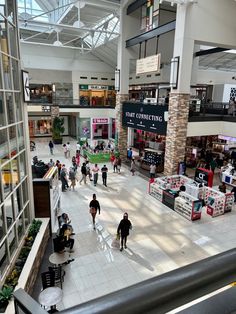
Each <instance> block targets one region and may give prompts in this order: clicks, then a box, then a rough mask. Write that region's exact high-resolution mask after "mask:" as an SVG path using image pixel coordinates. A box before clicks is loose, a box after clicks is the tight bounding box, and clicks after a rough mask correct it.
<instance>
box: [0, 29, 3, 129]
mask: <svg viewBox="0 0 236 314" xmlns="http://www.w3.org/2000/svg"><path fill="white" fill-rule="evenodd" d="M0 34H1V33H0ZM0 49H1V35H0ZM0 55H1V52H0ZM2 67H3V66H2V58H0V89H3V80H2ZM0 108H1V105H0ZM0 110H1V109H0ZM0 123H1V120H0ZM0 125H1V124H0Z"/></svg>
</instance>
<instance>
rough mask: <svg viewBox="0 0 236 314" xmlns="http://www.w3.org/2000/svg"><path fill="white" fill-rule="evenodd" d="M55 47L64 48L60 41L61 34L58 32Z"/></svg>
mask: <svg viewBox="0 0 236 314" xmlns="http://www.w3.org/2000/svg"><path fill="white" fill-rule="evenodd" d="M53 46H56V47H62V46H63V44H62V42H61V41H60V40H59V33H58V32H57V40H56V41H54V43H53Z"/></svg>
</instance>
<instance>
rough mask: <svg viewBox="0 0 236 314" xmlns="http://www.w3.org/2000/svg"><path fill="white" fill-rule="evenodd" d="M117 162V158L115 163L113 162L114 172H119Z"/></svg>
mask: <svg viewBox="0 0 236 314" xmlns="http://www.w3.org/2000/svg"><path fill="white" fill-rule="evenodd" d="M117 162H118V159H117V157H115V159H114V161H113V172H117V171H118V170H117Z"/></svg>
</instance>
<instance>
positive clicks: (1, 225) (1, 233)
mask: <svg viewBox="0 0 236 314" xmlns="http://www.w3.org/2000/svg"><path fill="white" fill-rule="evenodd" d="M0 213H1V216H0V241H2V238H3V237H4V236H5V235H6V229H5V225H4V223H3V206H2V207H1V209H0Z"/></svg>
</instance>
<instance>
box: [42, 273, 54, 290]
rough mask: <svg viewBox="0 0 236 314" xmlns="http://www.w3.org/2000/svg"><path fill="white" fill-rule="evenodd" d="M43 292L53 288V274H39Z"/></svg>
mask: <svg viewBox="0 0 236 314" xmlns="http://www.w3.org/2000/svg"><path fill="white" fill-rule="evenodd" d="M41 279H42V286H43V290H44V289H46V288H49V287H54V286H55V272H50V271H45V272H44V273H41Z"/></svg>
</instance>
